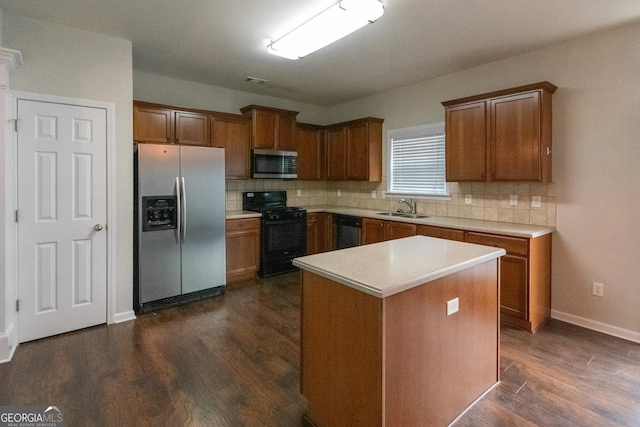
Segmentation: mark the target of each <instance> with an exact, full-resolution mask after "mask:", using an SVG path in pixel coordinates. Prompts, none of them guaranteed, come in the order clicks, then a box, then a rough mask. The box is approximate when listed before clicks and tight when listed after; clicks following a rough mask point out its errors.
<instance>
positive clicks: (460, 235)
mask: <svg viewBox="0 0 640 427" xmlns="http://www.w3.org/2000/svg"><path fill="white" fill-rule="evenodd" d="M416 234H419V235H421V236H429V237H437V238H438V239H447V240H457V241H458V242H464V231H462V230H452V229H451V228H441V227H432V226H430V225H419V226H418V231H417V233H416Z"/></svg>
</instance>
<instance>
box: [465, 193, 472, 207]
mask: <svg viewBox="0 0 640 427" xmlns="http://www.w3.org/2000/svg"><path fill="white" fill-rule="evenodd" d="M464 202H465V203H466V204H467V205H470V204H471V194H465V195H464Z"/></svg>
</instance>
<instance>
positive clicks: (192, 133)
mask: <svg viewBox="0 0 640 427" xmlns="http://www.w3.org/2000/svg"><path fill="white" fill-rule="evenodd" d="M175 115H176V116H175V128H176V135H175V143H176V144H182V145H198V146H203V147H207V146H209V143H210V141H209V115H207V114H200V113H192V112H186V111H176V112H175Z"/></svg>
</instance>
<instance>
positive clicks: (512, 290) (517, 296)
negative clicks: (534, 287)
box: [500, 255, 528, 320]
mask: <svg viewBox="0 0 640 427" xmlns="http://www.w3.org/2000/svg"><path fill="white" fill-rule="evenodd" d="M527 277H528V272H527V258H525V257H521V256H515V255H505V256H503V257H502V258H501V261H500V308H501V312H502V313H504V314H508V315H511V316H514V317H517V318H520V319H523V320H527V319H528V310H527V305H528V304H527V295H528V286H527V284H528V280H527Z"/></svg>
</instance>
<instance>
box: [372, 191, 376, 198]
mask: <svg viewBox="0 0 640 427" xmlns="http://www.w3.org/2000/svg"><path fill="white" fill-rule="evenodd" d="M371 198H372V199H375V198H376V190H371Z"/></svg>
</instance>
